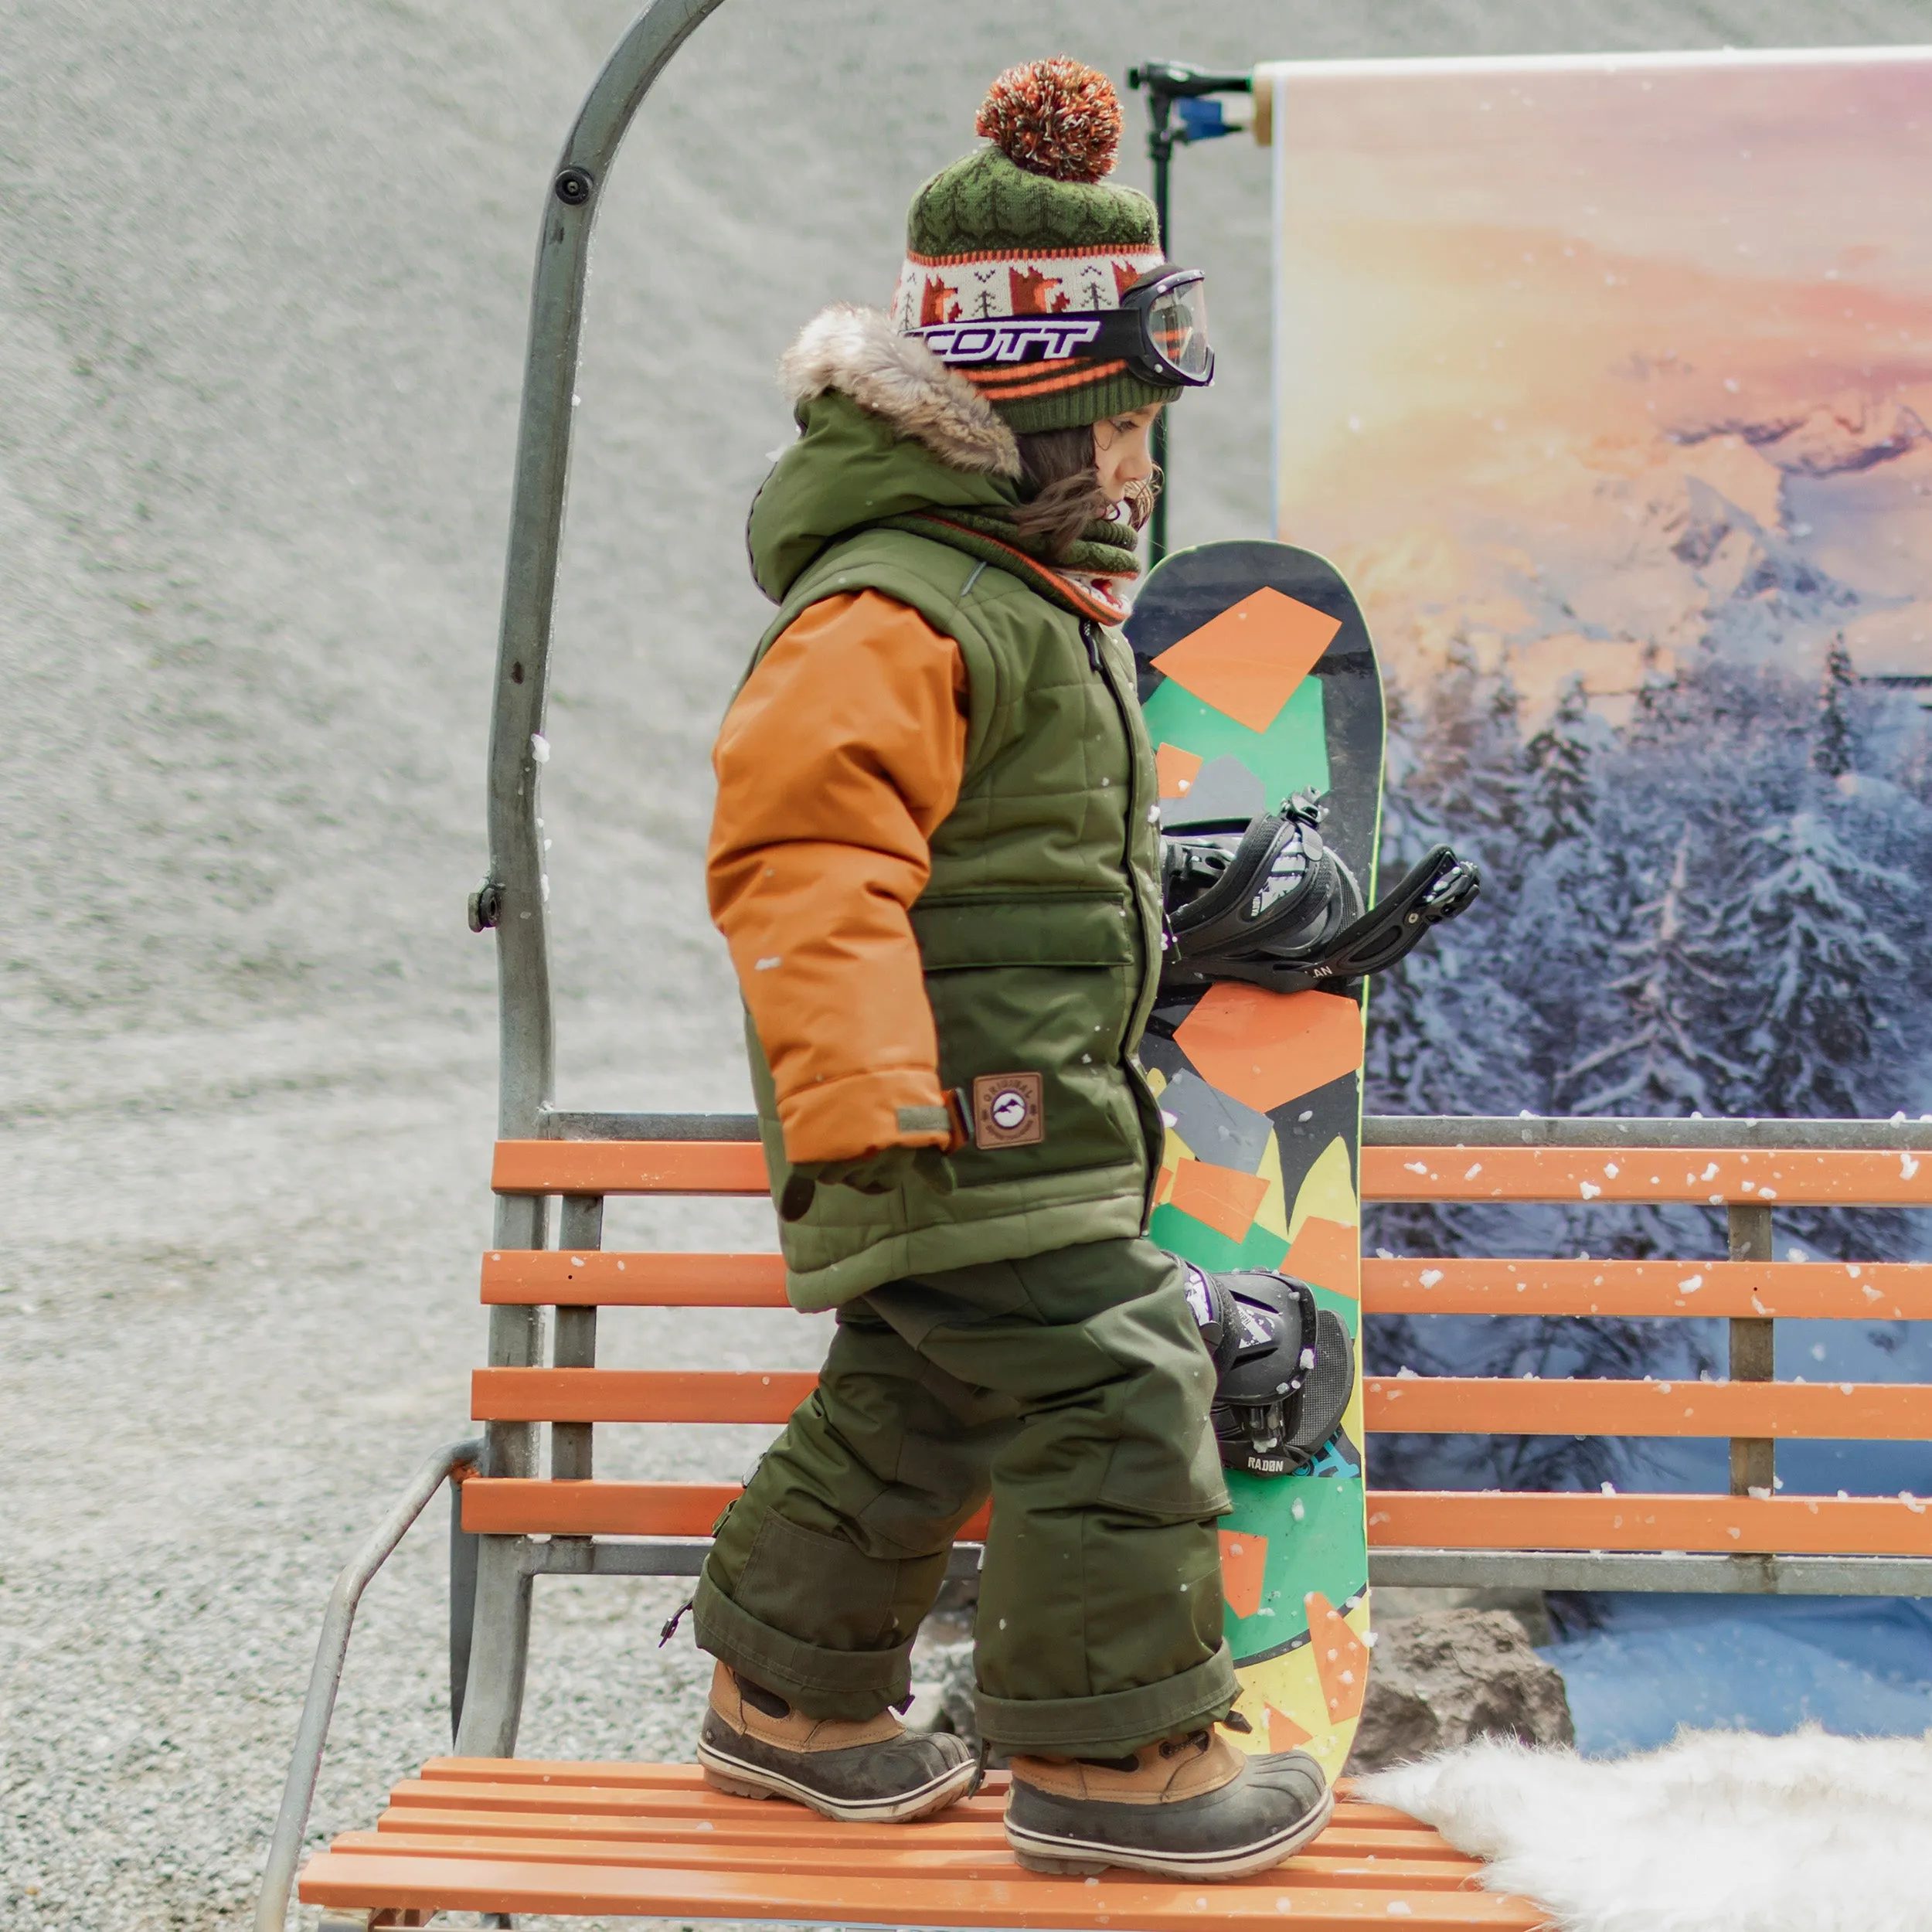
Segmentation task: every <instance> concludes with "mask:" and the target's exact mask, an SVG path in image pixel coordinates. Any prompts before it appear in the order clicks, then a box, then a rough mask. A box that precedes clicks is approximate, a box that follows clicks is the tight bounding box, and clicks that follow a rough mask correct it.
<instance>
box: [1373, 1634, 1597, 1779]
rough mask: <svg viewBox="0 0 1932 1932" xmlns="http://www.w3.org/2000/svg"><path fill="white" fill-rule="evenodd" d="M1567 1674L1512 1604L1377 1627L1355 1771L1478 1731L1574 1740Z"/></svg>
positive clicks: (1461, 1740) (1531, 1739) (1529, 1739)
mask: <svg viewBox="0 0 1932 1932" xmlns="http://www.w3.org/2000/svg"><path fill="white" fill-rule="evenodd" d="M1576 1735H1577V1733H1576V1729H1575V1726H1573V1724H1572V1723H1571V1722H1570V1703H1569V1700H1568V1699H1567V1698H1566V1696H1564V1694H1563V1679H1562V1678H1561V1676H1560V1675H1558V1674H1557V1672H1555V1671H1554V1670H1553V1669H1552V1668H1550V1667H1549V1665H1547V1664H1546V1663H1545V1662H1543V1659H1542V1658H1540V1657H1539V1656H1538V1655H1536V1651H1534V1650H1532V1648H1530V1645H1529V1638H1528V1637H1527V1636H1526V1634H1524V1631H1523V1627H1522V1621H1520V1619H1519V1617H1516V1616H1515V1614H1512V1613H1511V1612H1510V1611H1502V1610H1448V1611H1438V1612H1437V1613H1435V1614H1433V1615H1429V1616H1423V1617H1405V1618H1401V1619H1399V1620H1397V1621H1394V1622H1393V1623H1389V1624H1383V1625H1380V1626H1379V1627H1378V1629H1377V1632H1376V1647H1375V1662H1374V1665H1373V1667H1372V1669H1371V1670H1370V1672H1369V1692H1368V1696H1367V1699H1366V1701H1365V1702H1364V1703H1363V1706H1362V1723H1361V1727H1360V1729H1359V1730H1357V1731H1356V1733H1355V1750H1354V1752H1353V1753H1352V1755H1351V1757H1349V1769H1350V1770H1358V1771H1369V1770H1381V1769H1382V1768H1383V1767H1384V1766H1386V1765H1389V1764H1400V1763H1402V1762H1403V1761H1404V1760H1407V1759H1410V1758H1416V1757H1423V1756H1424V1755H1426V1754H1427V1753H1429V1752H1430V1751H1438V1750H1446V1749H1447V1748H1448V1747H1451V1746H1452V1745H1457V1744H1466V1743H1468V1742H1469V1740H1471V1738H1475V1737H1517V1738H1521V1739H1522V1740H1523V1741H1524V1742H1525V1743H1532V1744H1569V1743H1574V1742H1575V1740H1576Z"/></svg>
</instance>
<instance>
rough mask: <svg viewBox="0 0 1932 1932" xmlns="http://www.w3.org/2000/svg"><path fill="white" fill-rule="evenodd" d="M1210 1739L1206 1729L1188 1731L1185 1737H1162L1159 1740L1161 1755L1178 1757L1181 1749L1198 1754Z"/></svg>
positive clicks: (1205, 1747) (1204, 1748) (1207, 1744)
mask: <svg viewBox="0 0 1932 1932" xmlns="http://www.w3.org/2000/svg"><path fill="white" fill-rule="evenodd" d="M1212 1741H1213V1740H1212V1739H1211V1738H1210V1736H1209V1733H1207V1732H1206V1731H1189V1733H1188V1734H1187V1735H1186V1736H1185V1737H1164V1738H1162V1740H1161V1755H1162V1757H1179V1756H1180V1755H1181V1753H1182V1752H1183V1751H1192V1752H1194V1753H1196V1756H1199V1753H1201V1752H1202V1751H1204V1750H1206V1749H1207V1747H1208V1746H1209V1743H1211V1742H1212Z"/></svg>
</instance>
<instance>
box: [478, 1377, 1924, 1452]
mask: <svg viewBox="0 0 1932 1932" xmlns="http://www.w3.org/2000/svg"><path fill="white" fill-rule="evenodd" d="M817 1383H818V1377H817V1376H816V1375H815V1374H814V1373H813V1372H811V1371H810V1370H808V1369H806V1370H780V1369H771V1370H769V1371H765V1372H760V1371H758V1370H756V1369H736V1370H727V1369H477V1370H475V1371H474V1372H473V1373H472V1375H471V1401H470V1413H471V1416H472V1417H474V1419H475V1420H478V1421H479V1422H593V1423H595V1422H604V1423H613V1422H677V1423H747V1422H757V1423H781V1422H784V1420H787V1417H790V1415H791V1413H792V1411H793V1410H794V1409H796V1408H797V1407H798V1405H799V1403H801V1402H803V1401H804V1399H805V1398H806V1396H808V1395H810V1394H811V1391H812V1389H814V1388H815V1386H817ZM1363 1393H1364V1397H1365V1403H1366V1420H1367V1423H1368V1427H1369V1429H1370V1430H1371V1431H1373V1432H1378V1433H1383V1434H1386V1433H1390V1432H1397V1431H1400V1432H1402V1433H1405V1434H1420V1435H1489V1434H1495V1435H1542V1436H1570V1435H1590V1436H1696V1437H1712V1436H1726V1437H1729V1436H1750V1437H1760V1438H1761V1437H1775V1438H1788V1437H1810V1438H1813V1439H1815V1440H1827V1441H1889V1442H1899V1441H1923V1440H1927V1439H1928V1438H1932V1387H1928V1386H1924V1385H1923V1384H1920V1383H1849V1382H1844V1383H1839V1382H1823V1383H1796V1382H1698V1381H1685V1382H1655V1381H1652V1382H1616V1381H1610V1380H1607V1379H1565V1378H1562V1377H1553V1378H1550V1379H1543V1380H1532V1379H1527V1378H1509V1379H1505V1378H1501V1377H1477V1376H1466V1377H1464V1376H1370V1377H1369V1378H1368V1379H1367V1380H1366V1382H1365V1383H1364V1384H1363Z"/></svg>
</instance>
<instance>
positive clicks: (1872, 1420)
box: [1362, 1376, 1932, 1442]
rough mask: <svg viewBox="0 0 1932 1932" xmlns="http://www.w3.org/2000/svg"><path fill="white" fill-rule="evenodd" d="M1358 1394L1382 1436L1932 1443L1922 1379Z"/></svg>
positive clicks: (1443, 1386) (1447, 1381) (1446, 1383)
mask: <svg viewBox="0 0 1932 1932" xmlns="http://www.w3.org/2000/svg"><path fill="white" fill-rule="evenodd" d="M1362 1393H1363V1397H1364V1402H1365V1406H1366V1416H1367V1421H1368V1426H1369V1428H1370V1429H1371V1430H1375V1431H1378V1432H1380V1433H1383V1434H1390V1433H1393V1432H1395V1431H1397V1430H1406V1431H1409V1432H1410V1433H1412V1434H1418V1435H1441V1436H1464V1435H1468V1436H1479V1435H1502V1436H1513V1435H1524V1436H1751V1437H1760V1438H1762V1437H1777V1438H1784V1437H1811V1438H1815V1439H1816V1440H1823V1441H1838V1442H1848V1441H1864V1442H1901V1441H1923V1440H1925V1439H1927V1437H1932V1387H1927V1386H1923V1385H1922V1384H1919V1383H1850V1382H1845V1383H1838V1382H1806V1383H1793V1382H1611V1381H1607V1380H1587V1379H1576V1380H1566V1379H1562V1378H1553V1379H1548V1380H1544V1381H1530V1380H1527V1379H1508V1380H1505V1379H1500V1378H1479V1377H1475V1376H1469V1377H1459V1376H1370V1377H1369V1378H1368V1379H1366V1381H1365V1382H1364V1383H1363V1384H1362Z"/></svg>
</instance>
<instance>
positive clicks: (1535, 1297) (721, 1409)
mask: <svg viewBox="0 0 1932 1932" xmlns="http://www.w3.org/2000/svg"><path fill="white" fill-rule="evenodd" d="M1484 1125H1485V1126H1487V1125H1489V1124H1488V1123H1484ZM740 1131H742V1130H740ZM1901 1138H1903V1137H1901ZM1361 1177H1362V1198H1363V1199H1364V1200H1365V1201H1369V1202H1374V1201H1382V1202H1485V1203H1488V1202H1563V1203H1568V1204H1574V1203H1577V1202H1599V1203H1602V1204H1604V1205H1611V1204H1618V1203H1623V1204H1628V1203H1633V1202H1635V1203H1643V1204H1661V1203H1672V1204H1686V1203H1687V1204H1691V1205H1695V1206H1709V1207H1718V1208H1723V1209H1726V1210H1728V1211H1729V1213H1730V1221H1731V1231H1732V1240H1731V1247H1732V1251H1733V1254H1734V1255H1736V1254H1738V1253H1740V1250H1742V1251H1743V1252H1744V1253H1748V1254H1753V1255H1755V1256H1756V1257H1757V1258H1746V1259H1733V1260H1724V1261H1708V1260H1681V1261H1677V1260H1645V1261H1589V1260H1468V1259H1449V1258H1443V1259H1434V1260H1432V1259H1427V1258H1424V1259H1414V1258H1410V1259H1405V1260H1387V1259H1384V1258H1380V1257H1368V1258H1366V1259H1365V1260H1364V1261H1363V1263H1362V1306H1363V1308H1364V1309H1365V1311H1366V1312H1368V1313H1370V1314H1406V1315H1559V1316H1587V1315H1606V1316H1629V1317H1700V1316H1701V1317H1717V1318H1723V1319H1725V1320H1726V1321H1730V1323H1731V1324H1732V1325H1733V1327H1732V1340H1733V1349H1732V1379H1730V1380H1728V1381H1724V1382H1710V1381H1701V1380H1700V1381H1689V1382H1686V1381H1655V1380H1646V1381H1641V1382H1628V1381H1612V1380H1601V1379H1582V1380H1578V1379H1549V1380H1540V1381H1539V1380H1534V1379H1520V1380H1505V1379H1490V1378H1475V1377H1449V1376H1410V1375H1407V1374H1403V1375H1402V1376H1387V1377H1372V1378H1370V1379H1369V1381H1368V1383H1367V1385H1366V1423H1367V1427H1368V1429H1369V1432H1370V1433H1371V1434H1375V1433H1389V1432H1397V1431H1399V1432H1402V1433H1405V1434H1471V1435H1496V1434H1501V1435H1539V1434H1542V1435H1602V1436H1629V1437H1719V1438H1724V1439H1727V1440H1730V1443H1731V1444H1732V1467H1733V1485H1732V1488H1733V1493H1730V1494H1724V1495H1617V1494H1601V1495H1589V1494H1583V1495H1579V1494H1574V1493H1570V1492H1563V1493H1549V1492H1495V1491H1485V1492H1454V1491H1451V1492H1444V1491H1403V1490H1396V1491H1389V1490H1371V1492H1369V1541H1370V1543H1371V1545H1372V1546H1375V1547H1377V1548H1380V1549H1439V1550H1465V1551H1467V1550H1494V1551H1503V1550H1509V1551H1515V1550H1539V1551H1576V1552H1597V1551H1641V1552H1659V1553H1662V1552H1671V1553H1676V1552H1684V1553H1696V1552H1702V1553H1713V1554H1718V1555H1723V1556H1740V1555H1747V1554H1760V1555H1829V1556H1842V1555H1852V1554H1857V1555H1867V1556H1900V1557H1917V1558H1923V1557H1932V1506H1928V1505H1927V1503H1926V1502H1922V1501H1920V1499H1918V1498H1916V1497H1913V1496H1909V1495H1908V1496H1900V1497H1883V1498H1876V1497H1855V1498H1853V1497H1842V1496H1841V1497H1811V1496H1795V1495H1793V1496H1781V1495H1773V1494H1771V1493H1770V1488H1771V1476H1770V1469H1771V1447H1770V1446H1771V1445H1772V1444H1774V1443H1775V1442H1777V1441H1778V1440H1788V1439H1791V1438H1798V1437H1812V1438H1819V1439H1829V1440H1846V1439H1857V1440H1926V1439H1928V1438H1932V1387H1925V1386H1917V1385H1900V1384H1865V1385H1861V1384H1853V1383H1835V1382H1833V1383H1801V1382H1778V1381H1775V1380H1774V1379H1771V1356H1770V1331H1771V1324H1772V1323H1773V1322H1774V1321H1775V1320H1777V1319H1778V1318H1794V1317H1795V1318H1811V1319H1816V1318H1827V1319H1832V1318H1836V1319H1845V1320H1852V1319H1862V1320H1866V1321H1871V1320H1884V1321H1896V1320H1906V1321H1922V1320H1928V1319H1932V1264H1923V1263H1909V1264H1903V1263H1869V1262H1868V1263H1857V1262H1820V1261H1804V1262H1797V1261H1787V1262H1776V1261H1774V1260H1771V1259H1770V1214H1771V1210H1772V1209H1773V1208H1774V1206H1785V1207H1793V1206H1838V1207H1851V1206H1883V1207H1923V1206H1932V1149H1929V1150H1927V1151H1924V1152H1923V1154H1921V1153H1920V1151H1914V1150H1913V1149H1912V1148H1879V1147H1870V1146H1866V1147H1853V1148H1829V1147H1775V1148H1763V1147H1753V1148H1721V1149H1720V1148H1683V1147H1648V1148H1646V1147H1644V1146H1641V1145H1638V1146H1631V1145H1612V1146H1590V1147H1577V1146H1522V1145H1507V1144H1503V1143H1501V1142H1500V1141H1498V1142H1497V1143H1496V1144H1490V1145H1466V1146H1457V1147H1447V1146H1441V1145H1430V1146H1409V1145H1369V1146H1366V1147H1364V1148H1363V1149H1362V1167H1361ZM492 1185H493V1186H494V1188H495V1189H496V1191H497V1192H498V1193H500V1194H513V1195H539V1194H540V1195H546V1196H547V1195H557V1196H563V1197H565V1198H566V1199H567V1200H571V1201H573V1202H577V1203H579V1204H584V1203H587V1202H592V1201H596V1200H600V1199H603V1198H604V1197H607V1196H658V1195H694V1196H695V1195H712V1196H718V1195H727V1196H761V1195H763V1194H764V1192H766V1181H765V1174H764V1160H763V1156H762V1154H761V1151H760V1148H759V1147H758V1145H757V1142H756V1141H753V1140H750V1139H746V1138H732V1139H713V1140H669V1139H660V1140H650V1141H626V1140H614V1139H611V1140H543V1141H502V1142H499V1143H498V1147H497V1150H496V1158H495V1169H494V1172H493V1175H492ZM596 1219H597V1216H594V1215H592V1216H583V1214H582V1213H580V1214H579V1216H577V1223H578V1225H579V1226H583V1225H586V1224H590V1223H594V1222H595V1221H596ZM482 1285H483V1299H484V1301H485V1302H486V1303H488V1304H496V1305H499V1306H500V1305H504V1304H522V1305H525V1306H547V1307H553V1308H557V1309H559V1310H560V1311H566V1312H565V1318H566V1319H568V1315H567V1311H573V1310H592V1309H594V1308H598V1307H618V1306H624V1307H653V1308H680V1307H682V1308H694V1307H701V1308H737V1307H742V1308H781V1307H783V1306H784V1305H785V1294H784V1270H783V1268H782V1266H781V1264H780V1262H779V1260H778V1258H777V1257H776V1256H775V1255H770V1254H674V1253H608V1252H604V1251H602V1250H598V1249H597V1248H595V1247H581V1246H580V1247H576V1248H570V1249H563V1248H560V1249H555V1250H492V1252H491V1253H488V1255H486V1256H485V1259H484V1263H483V1276H482ZM592 1319H593V1320H594V1317H592ZM561 1328H562V1323H561V1322H560V1330H561ZM1740 1342H1742V1344H1743V1346H1742V1348H1741V1349H1740ZM560 1355H562V1356H563V1359H565V1360H566V1361H567V1362H571V1363H574V1364H576V1365H577V1366H556V1367H549V1368H545V1367H534V1366H533V1367H520V1368H488V1369H478V1371H477V1372H476V1374H475V1376H474V1386H473V1413H474V1415H475V1416H476V1417H477V1418H478V1420H484V1421H488V1422H492V1423H543V1422H548V1423H552V1424H553V1425H556V1427H554V1428H553V1445H554V1444H562V1445H563V1452H562V1453H561V1454H559V1453H557V1451H556V1449H555V1448H553V1465H554V1467H553V1475H552V1476H551V1477H549V1478H472V1479H471V1481H469V1482H468V1484H466V1485H465V1486H464V1512H463V1517H464V1526H465V1527H466V1528H468V1529H472V1530H478V1531H483V1532H492V1533H497V1534H522V1535H549V1536H660V1537H662V1536H670V1537H690V1536H704V1535H706V1534H707V1533H708V1532H709V1529H710V1527H711V1525H712V1524H713V1522H714V1521H715V1520H716V1517H717V1515H718V1513H719V1511H720V1510H721V1509H723V1507H724V1505H725V1504H726V1502H729V1500H730V1498H731V1497H732V1496H733V1495H734V1494H735V1493H736V1488H735V1486H734V1485H726V1484H710V1483H628V1482H604V1481H596V1480H594V1479H591V1478H590V1442H589V1431H590V1427H591V1426H592V1425H594V1424H595V1423H618V1422H655V1423H692V1422H710V1423H726V1422H730V1423H779V1422H782V1421H783V1420H784V1419H785V1418H786V1417H787V1416H788V1415H789V1414H790V1413H791V1411H792V1410H793V1408H794V1407H795V1406H797V1404H798V1402H799V1401H800V1400H802V1398H803V1397H804V1395H805V1394H806V1393H808V1391H809V1390H810V1389H811V1386H812V1383H813V1379H814V1378H813V1377H812V1376H811V1375H810V1374H808V1373H807V1374H801V1373H797V1372H780V1371H777V1370H774V1371H770V1372H760V1371H757V1370H747V1371H738V1372H723V1371H712V1370H705V1371H696V1370H676V1371H668V1370H667V1371H652V1370H613V1369H598V1368H596V1367H594V1366H588V1365H587V1362H585V1359H584V1349H583V1343H582V1342H581V1340H580V1341H579V1342H577V1344H576V1345H574V1347H573V1349H571V1350H570V1351H563V1350H561V1349H560ZM1753 1475H1761V1476H1762V1478H1763V1481H1762V1482H1761V1483H1760V1482H1758V1481H1753V1480H1752V1478H1753ZM983 1523H984V1519H983V1518H982V1519H980V1521H979V1522H976V1523H975V1524H971V1525H968V1529H967V1531H966V1532H965V1534H966V1536H967V1537H968V1538H969V1539H970V1538H971V1537H972V1536H974V1535H975V1533H979V1532H983Z"/></svg>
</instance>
